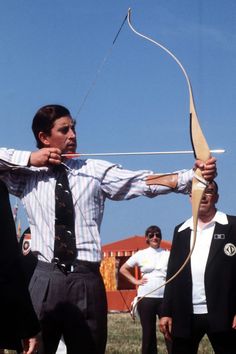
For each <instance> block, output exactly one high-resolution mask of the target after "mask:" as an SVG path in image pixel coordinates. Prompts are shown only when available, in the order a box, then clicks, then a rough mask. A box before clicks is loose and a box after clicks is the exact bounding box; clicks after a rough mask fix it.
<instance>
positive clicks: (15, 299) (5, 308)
mask: <svg viewBox="0 0 236 354" xmlns="http://www.w3.org/2000/svg"><path fill="white" fill-rule="evenodd" d="M0 228H1V229H0V245H1V248H0V286H1V292H0V313H1V322H2V324H3V325H4V330H1V331H0V346H1V347H3V345H5V346H4V347H5V348H11V342H12V343H13V345H12V346H13V347H14V343H15V342H16V341H17V340H19V339H23V338H30V337H33V336H35V335H36V334H37V333H38V332H39V331H40V327H39V322H38V320H37V317H36V314H35V312H34V309H33V305H32V303H31V298H30V295H29V292H28V288H27V284H26V280H25V277H24V273H23V269H22V264H21V257H20V250H19V246H18V241H17V238H16V229H15V223H14V220H13V216H12V211H11V206H10V201H9V195H8V191H7V189H6V186H5V185H4V183H3V182H1V181H0Z"/></svg>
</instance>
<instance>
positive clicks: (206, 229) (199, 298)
mask: <svg viewBox="0 0 236 354" xmlns="http://www.w3.org/2000/svg"><path fill="white" fill-rule="evenodd" d="M216 222H218V223H219V224H222V225H226V224H228V219H227V216H226V214H225V213H222V212H220V211H217V212H216V214H215V216H214V218H213V219H212V220H211V221H210V222H209V223H206V224H205V225H204V224H203V226H202V228H199V227H198V229H197V237H196V243H195V246H194V250H193V253H192V255H191V272H192V303H193V313H195V314H203V313H207V312H208V310H207V301H206V292H205V269H206V264H207V259H208V255H209V250H210V246H211V242H212V237H213V233H214V229H215V223H216ZM188 227H189V228H190V229H191V230H192V232H191V247H192V243H193V218H192V217H191V218H190V219H188V220H187V221H185V223H184V224H183V225H182V226H181V227H180V228H179V230H178V231H179V232H180V231H182V230H184V229H186V228H188Z"/></svg>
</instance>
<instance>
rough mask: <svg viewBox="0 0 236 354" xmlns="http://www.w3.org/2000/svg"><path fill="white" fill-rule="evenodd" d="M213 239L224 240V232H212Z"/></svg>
mask: <svg viewBox="0 0 236 354" xmlns="http://www.w3.org/2000/svg"><path fill="white" fill-rule="evenodd" d="M214 239H215V240H224V239H225V234H214Z"/></svg>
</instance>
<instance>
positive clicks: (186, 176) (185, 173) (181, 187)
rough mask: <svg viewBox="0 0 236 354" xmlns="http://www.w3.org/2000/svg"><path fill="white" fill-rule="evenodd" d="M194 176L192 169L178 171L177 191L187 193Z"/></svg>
mask: <svg viewBox="0 0 236 354" xmlns="http://www.w3.org/2000/svg"><path fill="white" fill-rule="evenodd" d="M193 176H194V171H193V169H191V170H182V171H179V172H178V184H177V187H176V189H177V191H178V192H180V193H185V194H188V193H189V192H190V191H191V188H192V179H193Z"/></svg>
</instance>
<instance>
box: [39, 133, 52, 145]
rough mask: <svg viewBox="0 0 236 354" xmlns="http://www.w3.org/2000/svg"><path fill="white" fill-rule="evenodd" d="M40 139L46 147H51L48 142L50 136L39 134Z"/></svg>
mask: <svg viewBox="0 0 236 354" xmlns="http://www.w3.org/2000/svg"><path fill="white" fill-rule="evenodd" d="M38 138H39V140H40V141H41V143H42V144H43V145H44V146H45V147H49V146H50V142H49V141H48V135H47V134H46V133H44V132H39V134H38Z"/></svg>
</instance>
